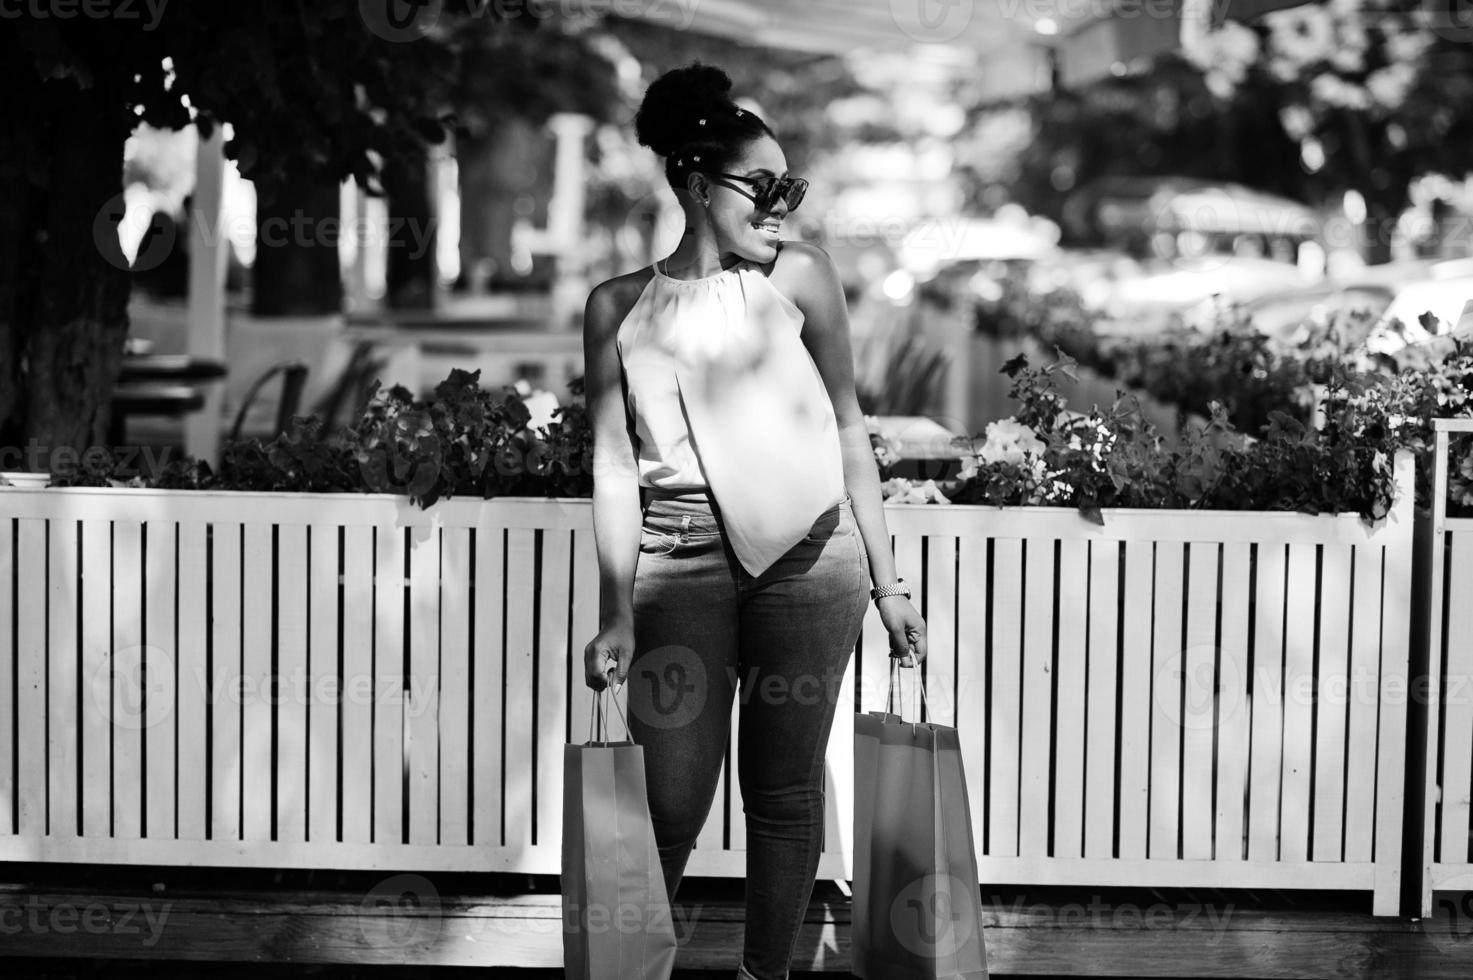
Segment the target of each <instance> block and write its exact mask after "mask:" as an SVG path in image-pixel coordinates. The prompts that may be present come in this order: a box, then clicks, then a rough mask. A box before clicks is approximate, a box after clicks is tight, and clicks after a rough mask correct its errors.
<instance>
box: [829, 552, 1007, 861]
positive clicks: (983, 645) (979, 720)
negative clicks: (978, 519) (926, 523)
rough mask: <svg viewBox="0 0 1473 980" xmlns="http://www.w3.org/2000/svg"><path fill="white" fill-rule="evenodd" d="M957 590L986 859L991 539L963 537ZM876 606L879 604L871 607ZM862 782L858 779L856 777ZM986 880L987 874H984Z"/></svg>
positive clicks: (967, 754)
mask: <svg viewBox="0 0 1473 980" xmlns="http://www.w3.org/2000/svg"><path fill="white" fill-rule="evenodd" d="M956 549H957V573H956V591H957V596H958V598H959V599H960V601H959V602H958V603H957V608H956V636H957V644H956V674H957V696H956V699H957V703H958V705H959V706H960V705H962V704H965V705H966V706H967V710H966V711H965V712H963V711H961V710H958V711H957V740H958V741H959V742H960V743H961V754H962V771H963V773H964V774H965V776H966V778H967V793H968V795H969V797H970V799H969V802H970V803H971V805H972V840H973V842H974V846H975V847H976V848H977V854H978V856H979V857H980V856H981V855H983V854H984V853H990V848H986V847H984V844H985V842H986V841H987V837H986V836H984V831H985V829H986V823H985V821H986V818H987V814H988V813H990V812H991V810H992V787H991V786H990V785H989V783H988V781H987V779H986V776H987V769H986V766H987V750H988V745H987V731H988V715H989V714H990V713H991V712H992V711H993V710H995V708H993V707H992V706H991V705H990V701H991V698H992V689H991V685H990V684H988V683H987V664H988V656H987V606H988V596H987V541H986V540H985V539H983V538H958V539H957V542H956ZM871 605H873V603H871ZM855 778H856V779H857V778H858V776H857V775H856V777H855ZM979 875H981V876H982V877H984V878H985V874H983V873H982V872H981V871H979Z"/></svg>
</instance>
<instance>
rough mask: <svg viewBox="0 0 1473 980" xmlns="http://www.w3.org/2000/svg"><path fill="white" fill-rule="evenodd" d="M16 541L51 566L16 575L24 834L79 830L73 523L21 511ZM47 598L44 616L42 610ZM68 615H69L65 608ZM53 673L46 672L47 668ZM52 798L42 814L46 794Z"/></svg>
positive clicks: (72, 833) (18, 744) (29, 836)
mask: <svg viewBox="0 0 1473 980" xmlns="http://www.w3.org/2000/svg"><path fill="white" fill-rule="evenodd" d="M16 544H17V551H18V553H19V554H20V555H21V556H23V557H22V558H21V559H20V561H18V562H17V563H16V569H17V571H19V570H20V569H21V568H22V567H24V566H25V564H26V560H27V558H28V557H29V556H32V555H35V556H46V561H47V563H48V565H49V572H48V574H46V575H45V576H43V575H41V574H39V571H40V569H39V568H38V569H37V572H38V574H33V575H20V576H19V577H18V578H17V580H16V597H15V612H16V616H17V617H18V621H17V623H16V638H15V644H16V653H17V655H18V658H17V663H16V675H17V676H16V688H17V689H16V697H17V698H18V699H19V701H18V703H17V704H16V719H17V724H18V725H19V726H20V730H19V732H17V736H16V749H17V750H18V752H19V757H18V758H17V762H18V763H19V771H18V773H17V777H18V778H17V782H18V785H17V786H16V790H17V792H18V793H19V794H20V826H19V827H18V828H17V829H18V830H19V832H20V834H21V836H22V837H23V838H25V839H28V840H36V839H38V838H40V837H41V836H42V835H43V834H52V835H54V836H58V837H72V836H75V835H76V833H77V784H76V771H77V724H76V718H77V713H76V711H75V710H74V708H73V707H72V705H73V699H74V698H75V697H76V692H77V628H76V622H77V619H76V601H77V522H76V521H65V520H61V519H56V520H51V521H45V520H30V519H26V518H22V519H21V520H19V521H17V522H16ZM48 601H49V602H50V603H51V607H50V616H49V618H48V617H46V616H43V615H42V610H44V609H46V608H47V605H46V604H47V602H48ZM68 614H70V615H68ZM48 665H49V667H50V676H49V677H48V676H47V667H48ZM48 799H49V800H50V802H51V810H50V813H49V814H48V813H47V808H46V803H47V800H48Z"/></svg>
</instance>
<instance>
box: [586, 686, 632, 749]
mask: <svg viewBox="0 0 1473 980" xmlns="http://www.w3.org/2000/svg"><path fill="white" fill-rule="evenodd" d="M607 691H608V688H604V689H603V690H601V691H599V692H598V694H597V695H596V696H595V697H594V698H593V703H592V704H590V705H589V706H588V729H589V731H588V736H589V740H590V741H595V742H607V741H608V734H609V733H608V730H607V725H606V724H605V722H604V694H605V693H606V692H607ZM609 697H610V698H611V699H612V700H613V702H614V710H615V711H617V712H618V713H619V720H620V721H622V722H623V723H624V737H625V738H627V739H628V740H629V741H630V742H633V741H634V733H633V732H632V731H630V729H629V719H628V718H626V717H625V716H624V709H623V708H622V707H620V706H619V698H618V696H617V695H614V694H610V695H609ZM595 719H597V720H596V721H595Z"/></svg>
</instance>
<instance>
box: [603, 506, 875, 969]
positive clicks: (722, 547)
mask: <svg viewBox="0 0 1473 980" xmlns="http://www.w3.org/2000/svg"><path fill="white" fill-rule="evenodd" d="M868 568H869V563H868V557H867V555H866V553H865V548H864V540H863V538H862V537H861V536H860V533H859V529H858V526H857V525H856V524H855V522H854V514H853V512H852V510H851V509H850V503H849V500H848V498H847V497H846V498H845V499H844V500H842V501H840V502H839V503H838V504H835V505H834V506H833V507H832V508H830V509H829V510H828V511H826V512H825V513H823V514H822V515H820V516H819V518H818V519H817V520H816V521H815V522H814V524H813V527H812V529H811V530H810V531H809V532H808V535H807V537H805V538H804V539H803V540H802V541H799V542H798V543H797V544H795V545H794V546H793V547H792V548H791V549H790V550H789V551H788V552H787V554H785V555H783V556H782V557H781V558H779V559H778V560H777V561H776V562H775V563H774V564H773V565H772V566H771V567H770V568H768V569H767V570H766V571H764V572H763V573H762V574H761V575H759V576H756V577H754V576H752V575H751V573H749V572H748V571H747V570H746V569H744V568H743V567H742V566H741V563H740V562H738V561H737V558H736V555H735V554H734V553H733V551H732V549H731V546H730V544H729V543H728V542H727V540H726V536H725V533H724V532H723V530H722V523H721V515H720V510H719V508H718V507H717V506H716V504H715V501H714V499H713V498H711V497H710V495H709V494H708V493H706V492H704V491H696V492H694V493H688V494H686V495H683V496H671V495H669V493H668V492H667V493H664V494H661V493H660V492H659V491H656V492H655V493H654V495H652V496H651V497H650V498H649V501H648V504H647V506H646V507H645V515H644V527H643V530H642V532H641V535H640V543H639V562H638V565H637V566H636V570H635V576H634V640H635V650H634V657H633V660H632V662H631V665H630V669H629V675H628V677H627V679H626V685H627V690H628V705H629V725H630V729H631V732H632V733H633V735H634V739H635V741H637V742H638V743H640V744H641V745H643V746H644V758H645V769H646V777H645V778H646V781H647V785H648V792H649V802H650V815H651V817H652V819H653V823H654V829H655V840H656V843H657V844H658V845H659V849H660V863H661V865H662V869H663V871H664V875H665V887H666V890H667V892H668V894H669V896H670V899H671V901H674V900H675V894H676V889H677V888H678V887H679V884H680V880H681V877H682V875H683V874H684V871H685V865H686V862H687V860H688V859H689V857H690V851H691V847H692V845H693V844H694V843H695V840H696V837H697V835H698V834H699V833H700V831H701V828H702V826H703V825H704V824H705V822H706V817H707V815H708V814H709V813H710V810H711V803H712V799H713V797H714V795H715V791H716V787H717V783H718V780H719V778H720V775H721V767H722V764H723V762H724V761H725V756H726V745H727V739H728V736H729V734H730V731H731V711H732V698H733V696H734V695H735V694H737V693H738V692H740V694H741V701H740V708H739V713H738V723H737V725H738V727H737V759H738V764H737V778H738V780H739V781H740V786H741V792H742V801H743V808H744V810H745V815H746V822H747V823H746V825H747V855H746V872H747V880H746V929H745V935H744V937H743V946H742V959H743V964H744V965H745V967H746V969H747V970H748V971H750V972H751V973H752V975H753V976H755V977H757V978H758V980H783V978H786V977H787V974H788V962H789V959H790V958H791V956H792V952H793V947H794V944H795V942H796V941H797V936H798V927H799V925H800V924H801V923H802V921H803V915H804V913H805V911H806V910H807V908H808V901H809V898H810V897H811V896H812V894H813V885H814V878H815V876H816V874H817V871H818V859H819V854H820V852H821V850H822V848H823V831H824V755H825V751H826V749H827V746H828V739H829V730H830V729H831V728H832V726H833V721H834V712H835V706H836V704H837V702H838V692H839V686H840V684H841V683H842V681H843V676H844V672H845V670H846V669H847V667H848V663H849V658H850V656H851V655H852V654H853V652H854V648H855V645H856V643H857V642H858V640H859V634H860V630H861V626H862V624H863V621H864V614H865V609H866V607H867V606H868V603H869V570H868Z"/></svg>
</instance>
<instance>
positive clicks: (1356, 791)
mask: <svg viewBox="0 0 1473 980" xmlns="http://www.w3.org/2000/svg"><path fill="white" fill-rule="evenodd" d="M1383 551H1384V549H1383V548H1379V547H1376V546H1374V545H1356V546H1355V559H1354V560H1355V584H1354V589H1355V598H1354V599H1353V600H1352V601H1351V604H1350V616H1351V620H1350V622H1351V632H1350V722H1349V725H1350V731H1349V733H1348V734H1347V736H1346V741H1347V744H1348V745H1349V753H1350V758H1349V764H1348V766H1347V767H1346V769H1347V771H1346V774H1345V797H1346V799H1347V800H1349V801H1350V805H1349V806H1347V807H1346V808H1345V860H1346V861H1369V860H1371V856H1372V845H1373V842H1374V839H1375V838H1374V837H1373V832H1374V829H1375V816H1376V811H1375V808H1374V807H1370V806H1365V805H1363V802H1362V801H1365V800H1372V799H1375V795H1376V715H1377V711H1376V702H1377V700H1378V697H1377V693H1378V691H1379V689H1380V673H1381V671H1380V657H1379V654H1380V650H1381V590H1382V581H1381V556H1382V553H1383Z"/></svg>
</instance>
